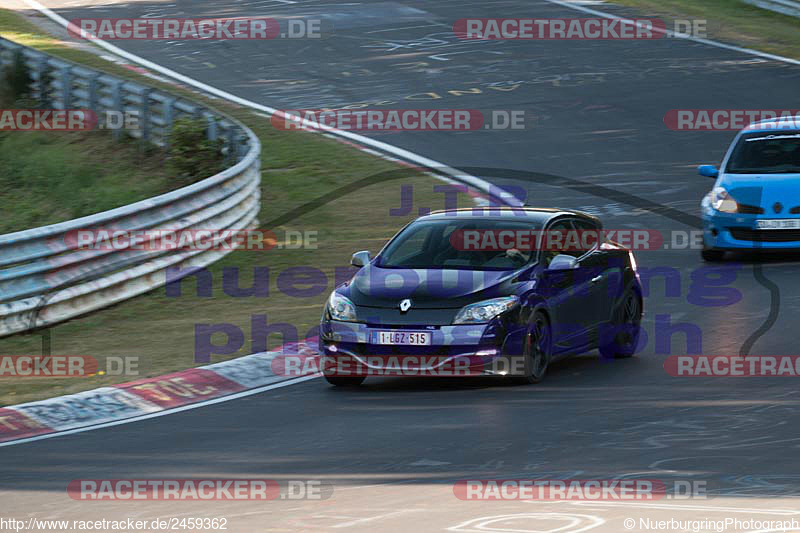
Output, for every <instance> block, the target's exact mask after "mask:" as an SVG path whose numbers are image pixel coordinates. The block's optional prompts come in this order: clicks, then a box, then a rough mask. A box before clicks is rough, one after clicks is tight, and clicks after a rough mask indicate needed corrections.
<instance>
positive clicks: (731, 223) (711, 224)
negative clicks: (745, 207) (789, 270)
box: [703, 208, 800, 251]
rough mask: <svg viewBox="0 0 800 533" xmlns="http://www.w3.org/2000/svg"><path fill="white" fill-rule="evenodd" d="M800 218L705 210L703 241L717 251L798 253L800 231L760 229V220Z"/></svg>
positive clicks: (790, 215) (787, 215) (797, 217)
mask: <svg viewBox="0 0 800 533" xmlns="http://www.w3.org/2000/svg"><path fill="white" fill-rule="evenodd" d="M766 219H800V216H798V215H792V214H785V215H774V216H768V215H741V214H736V213H731V214H729V213H720V212H717V211H713V210H711V209H710V208H704V209H703V242H704V245H705V246H706V248H711V249H717V250H732V251H735V250H765V251H769V250H798V249H800V229H791V230H763V229H758V228H757V226H756V224H757V222H756V221H757V220H766Z"/></svg>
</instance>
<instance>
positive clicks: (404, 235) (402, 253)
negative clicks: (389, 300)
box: [376, 217, 542, 270]
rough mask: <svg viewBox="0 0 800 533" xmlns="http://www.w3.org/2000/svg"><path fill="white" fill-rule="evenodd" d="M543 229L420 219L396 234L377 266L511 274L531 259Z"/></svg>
mask: <svg viewBox="0 0 800 533" xmlns="http://www.w3.org/2000/svg"><path fill="white" fill-rule="evenodd" d="M541 229H542V228H541V226H540V225H539V224H538V223H537V222H536V221H533V220H530V219H526V220H508V219H503V220H500V219H476V218H474V217H472V218H469V219H462V220H458V219H457V217H453V218H447V219H443V220H422V221H419V222H415V223H413V224H411V225H409V226H408V227H406V228H405V229H404V230H403V231H402V232H400V234H399V235H398V236H397V237H395V238H394V239H393V240H392V241H391V242H390V243H389V245H388V246H387V247H386V249H385V250H384V251H383V252H382V253H381V254H380V256H378V258H377V263H376V264H377V266H379V267H381V268H431V269H456V270H513V269H517V268H520V267H522V266H525V265H527V264H528V263H531V262H532V261H533V260H534V259H535V257H536V252H535V249H536V241H534V240H533V239H535V238H536V237H535V236H536V233H534V232H536V231H537V230H541ZM498 241H500V242H498ZM525 244H528V245H527V246H525ZM526 248H527V249H526Z"/></svg>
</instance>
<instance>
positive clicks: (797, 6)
mask: <svg viewBox="0 0 800 533" xmlns="http://www.w3.org/2000/svg"><path fill="white" fill-rule="evenodd" d="M743 1H744V2H745V3H747V4H750V5H752V6H756V7H760V8H761V9H768V10H770V11H774V12H775V13H782V14H784V15H789V16H790V17H796V18H800V2H797V1H795V0H743Z"/></svg>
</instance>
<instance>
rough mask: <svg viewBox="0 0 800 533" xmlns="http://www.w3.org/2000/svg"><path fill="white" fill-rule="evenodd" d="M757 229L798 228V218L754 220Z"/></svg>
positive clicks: (799, 227) (799, 226) (799, 224)
mask: <svg viewBox="0 0 800 533" xmlns="http://www.w3.org/2000/svg"><path fill="white" fill-rule="evenodd" d="M756 227H757V228H758V229H800V218H781V219H772V220H763V219H762V220H756Z"/></svg>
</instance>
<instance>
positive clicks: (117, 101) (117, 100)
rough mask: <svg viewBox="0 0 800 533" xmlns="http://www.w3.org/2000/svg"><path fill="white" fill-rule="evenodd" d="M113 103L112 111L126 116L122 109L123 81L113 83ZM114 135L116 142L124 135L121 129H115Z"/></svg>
mask: <svg viewBox="0 0 800 533" xmlns="http://www.w3.org/2000/svg"><path fill="white" fill-rule="evenodd" d="M111 101H112V102H113V103H112V106H111V107H112V109H113V110H114V111H119V112H120V113H123V114H124V110H123V109H122V81H121V80H114V81H112V82H111ZM112 135H113V136H114V140H115V141H118V140H119V138H120V135H122V130H121V129H119V128H115V129H114V130H113V131H112Z"/></svg>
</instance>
